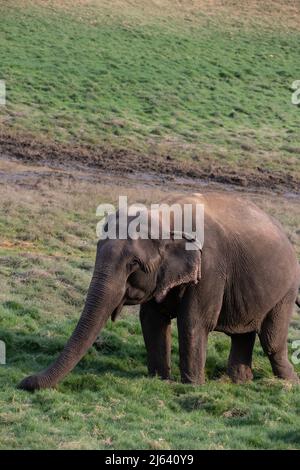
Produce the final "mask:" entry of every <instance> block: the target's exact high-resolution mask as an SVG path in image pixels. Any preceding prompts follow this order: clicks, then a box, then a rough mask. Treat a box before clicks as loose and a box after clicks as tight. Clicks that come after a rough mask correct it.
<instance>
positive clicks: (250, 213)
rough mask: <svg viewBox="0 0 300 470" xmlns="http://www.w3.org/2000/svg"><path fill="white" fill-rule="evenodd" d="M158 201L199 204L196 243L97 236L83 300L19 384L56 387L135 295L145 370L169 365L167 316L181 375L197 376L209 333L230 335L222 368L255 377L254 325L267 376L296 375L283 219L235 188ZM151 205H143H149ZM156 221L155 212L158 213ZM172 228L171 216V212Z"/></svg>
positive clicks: (165, 369)
mask: <svg viewBox="0 0 300 470" xmlns="http://www.w3.org/2000/svg"><path fill="white" fill-rule="evenodd" d="M164 202H165V203H168V204H171V205H172V204H179V205H180V206H181V207H183V206H184V205H185V204H190V205H192V207H193V208H194V207H195V206H196V204H202V205H203V207H204V243H203V245H202V246H201V247H199V248H198V249H194V250H187V249H186V243H185V242H186V236H185V234H184V233H182V237H181V239H177V238H175V237H174V236H172V230H171V236H170V238H169V239H163V238H162V237H159V238H158V239H152V238H151V237H148V239H142V238H137V239H130V238H129V237H127V238H125V239H121V238H116V239H109V238H107V239H101V240H99V241H98V244H97V252H96V260H95V266H94V271H93V275H92V279H91V282H90V286H89V289H88V293H87V298H86V301H85V306H84V308H83V311H82V314H81V317H80V319H79V321H78V323H77V326H76V328H75V330H74V332H73V333H72V335H71V337H70V338H69V340H68V341H67V343H66V345H65V347H64V349H63V350H62V352H61V353H60V355H59V356H58V358H57V359H56V360H55V361H54V362H53V363H52V365H50V366H49V367H48V368H46V369H45V370H44V371H42V372H40V373H38V374H35V375H32V376H29V377H26V378H25V379H23V380H22V382H21V383H20V384H19V388H21V389H24V390H28V391H34V390H35V389H42V388H47V387H54V386H56V385H57V384H58V382H59V381H60V380H62V379H63V378H64V377H65V376H66V374H68V373H69V372H70V371H71V370H72V369H73V368H74V367H75V366H76V364H77V363H78V362H79V361H80V359H81V358H82V357H83V355H84V354H85V353H86V351H87V350H88V349H89V348H90V347H91V346H92V345H93V343H94V342H95V340H96V338H97V336H98V334H99V332H100V331H101V329H102V328H103V327H104V325H105V324H106V322H107V320H108V319H109V317H111V318H112V320H113V321H114V320H115V319H116V318H117V317H118V315H119V313H120V311H121V310H122V307H123V305H140V321H141V327H142V333H143V337H144V341H145V346H146V352H147V365H148V372H149V374H150V375H151V376H154V375H158V376H159V377H161V378H162V379H170V377H171V376H170V374H171V320H172V319H174V318H176V321H177V328H178V342H179V366H180V374H181V381H182V382H183V383H190V384H195V385H197V384H203V383H204V381H205V361H206V350H207V341H208V335H209V333H210V332H212V331H218V332H223V333H225V334H226V335H228V336H230V338H231V350H230V354H229V360H228V369H227V371H228V374H229V376H230V378H231V380H232V381H233V382H234V383H243V382H246V381H249V380H251V379H252V378H253V373H252V352H253V347H254V342H255V338H256V335H258V337H259V340H260V343H261V346H262V348H263V351H264V353H265V354H266V355H267V357H268V358H269V361H270V363H271V367H272V370H273V373H274V375H275V376H277V377H279V378H281V379H286V380H289V381H292V382H298V381H299V379H298V376H297V374H296V372H295V371H294V368H293V366H292V364H291V363H290V362H289V359H288V348H287V336H288V327H289V322H290V318H291V315H292V312H293V308H294V304H295V302H296V299H297V295H298V288H299V284H300V268H299V263H298V260H297V257H296V253H295V251H294V248H293V246H292V244H291V243H290V241H289V240H288V238H287V236H286V235H285V233H284V230H283V228H282V227H281V225H280V224H279V222H277V221H276V220H275V219H273V218H272V217H271V216H269V215H267V214H266V213H265V212H264V211H263V210H261V209H260V208H259V207H258V206H256V205H255V204H254V203H253V202H251V201H249V200H247V199H246V198H245V197H244V196H241V195H239V194H238V193H229V192H225V191H224V192H210V191H207V192H204V193H203V194H201V193H190V194H175V195H169V196H167V197H166V198H165V201H164ZM150 212H151V211H150V209H149V213H150ZM160 223H161V220H160ZM170 223H171V225H172V223H173V225H172V226H171V229H172V228H173V229H174V221H173V222H172V221H171V222H170Z"/></svg>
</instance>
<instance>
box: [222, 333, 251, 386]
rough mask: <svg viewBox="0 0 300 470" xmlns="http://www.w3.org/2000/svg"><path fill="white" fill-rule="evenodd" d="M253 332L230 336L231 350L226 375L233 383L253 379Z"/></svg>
mask: <svg viewBox="0 0 300 470" xmlns="http://www.w3.org/2000/svg"><path fill="white" fill-rule="evenodd" d="M255 336H256V333H255V331H253V332H251V333H244V334H235V335H231V350H230V354H229V360H228V369H227V371H228V375H229V377H230V378H231V380H232V381H233V382H234V383H243V382H248V381H249V380H252V379H253V374H252V370H251V364H252V352H253V347H254V343H255Z"/></svg>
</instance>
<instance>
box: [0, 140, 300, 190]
mask: <svg viewBox="0 0 300 470" xmlns="http://www.w3.org/2000/svg"><path fill="white" fill-rule="evenodd" d="M0 157H2V158H3V157H4V158H6V159H18V160H21V161H22V162H23V163H24V162H25V163H31V164H35V165H47V166H49V167H51V168H57V169H66V170H67V169H73V170H74V169H82V168H83V167H85V168H87V169H93V170H96V169H99V170H102V171H104V172H107V173H111V174H115V175H130V174H136V173H143V174H149V175H153V176H155V175H157V176H159V177H163V176H167V177H169V178H174V177H176V178H177V177H178V178H187V179H188V180H190V181H191V182H192V181H193V180H194V179H201V180H203V181H207V182H215V183H222V184H231V185H234V186H239V187H247V188H265V189H271V190H273V191H274V190H275V191H290V192H294V193H296V194H299V192H300V181H299V179H297V178H296V177H295V176H294V175H292V174H289V173H286V172H278V171H277V172H271V171H269V170H266V169H263V168H257V170H256V171H248V170H244V169H241V170H239V171H236V170H233V169H231V168H228V167H225V166H224V167H221V166H214V167H212V166H209V167H205V166H204V164H203V163H202V162H201V161H200V162H190V161H188V162H182V161H179V160H176V159H175V158H173V157H172V156H166V157H164V158H163V157H160V156H157V155H142V154H139V153H137V152H133V151H131V150H127V149H112V148H110V149H108V148H105V147H99V146H91V145H81V146H79V145H66V144H59V143H53V142H48V141H46V140H37V139H36V138H33V137H29V136H21V135H14V134H9V133H3V132H2V133H1V132H0Z"/></svg>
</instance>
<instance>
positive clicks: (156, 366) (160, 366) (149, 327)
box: [140, 301, 171, 379]
mask: <svg viewBox="0 0 300 470" xmlns="http://www.w3.org/2000/svg"><path fill="white" fill-rule="evenodd" d="M140 319H141V325H142V331H143V336H144V340H145V345H146V349H147V358H148V371H149V374H150V375H156V374H157V375H159V376H160V377H161V378H162V379H169V378H170V372H171V319H170V318H168V317H166V316H164V315H163V314H161V313H160V312H159V311H158V306H157V305H155V302H153V301H150V302H148V303H146V304H143V305H142V306H141V309H140Z"/></svg>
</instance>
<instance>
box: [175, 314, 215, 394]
mask: <svg viewBox="0 0 300 470" xmlns="http://www.w3.org/2000/svg"><path fill="white" fill-rule="evenodd" d="M191 317H193V314H192V312H186V314H185V315H178V317H177V325H178V340H179V358H180V373H181V381H182V382H183V383H191V384H195V385H197V384H203V383H204V382H205V370H204V368H205V361H206V348H207V337H208V331H207V330H206V329H205V328H204V327H203V326H202V325H201V322H200V321H199V319H197V320H196V321H194V319H193V318H191Z"/></svg>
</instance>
